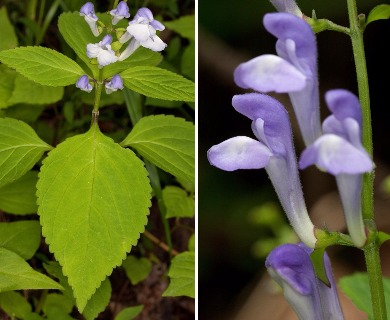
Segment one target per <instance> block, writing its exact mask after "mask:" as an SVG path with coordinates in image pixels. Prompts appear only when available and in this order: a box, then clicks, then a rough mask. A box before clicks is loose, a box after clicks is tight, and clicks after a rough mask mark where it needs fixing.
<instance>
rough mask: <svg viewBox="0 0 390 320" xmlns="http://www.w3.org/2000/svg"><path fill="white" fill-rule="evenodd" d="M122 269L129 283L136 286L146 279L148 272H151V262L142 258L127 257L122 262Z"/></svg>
mask: <svg viewBox="0 0 390 320" xmlns="http://www.w3.org/2000/svg"><path fill="white" fill-rule="evenodd" d="M122 267H123V268H124V269H125V271H126V275H127V277H128V278H129V279H130V281H131V283H132V284H133V285H136V284H137V283H140V282H141V281H143V280H145V279H146V278H147V277H148V275H149V273H150V271H152V262H151V261H150V260H149V259H147V258H144V257H142V258H137V257H134V256H131V255H129V256H127V258H126V260H125V261H123V264H122Z"/></svg>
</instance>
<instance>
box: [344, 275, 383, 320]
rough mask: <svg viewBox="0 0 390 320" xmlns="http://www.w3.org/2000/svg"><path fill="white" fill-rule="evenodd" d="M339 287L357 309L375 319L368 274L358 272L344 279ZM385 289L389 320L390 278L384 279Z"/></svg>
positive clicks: (371, 319)
mask: <svg viewBox="0 0 390 320" xmlns="http://www.w3.org/2000/svg"><path fill="white" fill-rule="evenodd" d="M339 286H340V288H341V290H342V291H343V292H344V293H345V294H346V295H347V296H348V297H349V298H350V299H351V300H352V302H353V303H354V305H355V306H356V307H358V308H359V309H360V310H362V311H364V312H365V313H367V316H368V318H369V319H370V320H373V319H374V316H373V312H372V305H371V293H370V286H369V283H368V276H367V273H364V272H357V273H354V274H353V275H350V276H345V277H342V278H341V279H340V281H339ZM383 288H384V294H385V298H386V310H387V318H390V278H383Z"/></svg>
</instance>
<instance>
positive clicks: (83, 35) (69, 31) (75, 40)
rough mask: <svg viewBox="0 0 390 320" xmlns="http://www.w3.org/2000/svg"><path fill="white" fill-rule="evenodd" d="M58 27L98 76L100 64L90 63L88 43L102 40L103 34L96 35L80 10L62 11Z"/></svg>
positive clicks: (69, 43)
mask: <svg viewBox="0 0 390 320" xmlns="http://www.w3.org/2000/svg"><path fill="white" fill-rule="evenodd" d="M58 28H59V30H60V32H61V35H62V36H63V37H64V39H65V41H66V42H67V43H68V45H69V46H70V47H71V48H72V49H73V50H74V51H75V52H76V54H77V55H78V56H79V58H80V59H81V60H82V61H83V62H84V63H85V64H86V65H87V66H88V67H89V68H90V69H91V71H92V72H93V75H94V76H95V77H97V75H98V66H97V65H92V64H91V63H90V59H89V58H88V57H87V44H88V43H98V42H99V41H101V40H102V38H103V35H101V36H100V37H95V36H94V35H93V34H92V32H91V29H90V28H89V26H88V25H87V23H86V22H85V19H84V17H82V16H80V14H79V13H78V12H65V13H62V14H61V15H60V17H59V18H58Z"/></svg>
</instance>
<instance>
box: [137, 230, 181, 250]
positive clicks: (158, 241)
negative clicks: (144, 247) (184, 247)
mask: <svg viewBox="0 0 390 320" xmlns="http://www.w3.org/2000/svg"><path fill="white" fill-rule="evenodd" d="M143 234H144V236H145V237H146V238H148V239H149V240H150V241H152V242H153V243H155V244H156V245H158V246H159V247H160V248H161V249H163V250H165V251H166V252H171V253H172V255H173V256H177V255H178V254H179V252H177V251H176V250H175V249H172V248H170V247H169V246H168V245H167V244H166V243H164V242H162V241H161V240H160V239H158V238H157V237H155V236H154V235H152V234H151V233H150V232H149V231H147V230H145V232H144V233H143Z"/></svg>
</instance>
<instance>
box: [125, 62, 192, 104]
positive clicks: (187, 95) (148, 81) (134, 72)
mask: <svg viewBox="0 0 390 320" xmlns="http://www.w3.org/2000/svg"><path fill="white" fill-rule="evenodd" d="M120 76H121V77H122V79H123V83H124V85H125V86H126V87H127V88H129V89H131V90H134V91H136V92H138V93H141V94H143V95H145V96H148V97H152V98H158V99H163V100H178V101H195V85H194V83H193V82H192V81H190V80H188V79H186V78H183V77H182V76H180V75H178V74H176V73H173V72H171V71H168V70H165V69H161V68H157V67H149V66H140V67H134V68H129V69H127V70H125V71H123V72H121V73H120Z"/></svg>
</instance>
